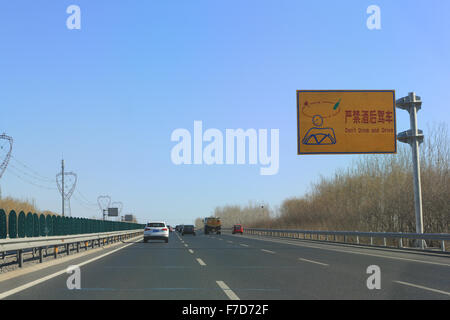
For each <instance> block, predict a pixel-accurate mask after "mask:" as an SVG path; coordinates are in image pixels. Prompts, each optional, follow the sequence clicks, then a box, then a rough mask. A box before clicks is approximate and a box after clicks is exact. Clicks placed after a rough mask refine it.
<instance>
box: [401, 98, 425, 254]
mask: <svg viewBox="0 0 450 320" xmlns="http://www.w3.org/2000/svg"><path fill="white" fill-rule="evenodd" d="M396 107H397V108H400V109H403V110H406V111H408V112H409V121H410V126H411V128H410V129H409V130H407V131H404V132H401V133H399V134H398V135H397V139H398V141H400V142H403V143H408V144H409V145H410V146H411V150H412V160H413V174H414V177H413V180H414V208H415V213H416V233H423V213H422V190H421V184H420V159H419V145H420V144H421V143H422V142H423V138H424V136H423V131H422V130H419V129H418V128H417V112H418V111H419V110H420V109H421V107H422V99H421V98H420V97H419V96H416V94H415V93H414V92H410V93H409V94H408V96H407V97H403V98H401V99H398V100H397V101H396ZM419 246H420V248H421V249H424V246H425V244H424V241H423V240H420V245H419Z"/></svg>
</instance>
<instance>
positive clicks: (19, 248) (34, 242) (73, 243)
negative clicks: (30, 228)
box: [0, 229, 143, 267]
mask: <svg viewBox="0 0 450 320" xmlns="http://www.w3.org/2000/svg"><path fill="white" fill-rule="evenodd" d="M142 233H143V230H142V229H135V230H125V231H113V232H102V233H90V234H78V235H69V236H51V237H33V238H13V239H0V253H1V252H3V253H5V252H9V251H16V252H17V263H18V264H19V267H22V266H23V252H24V250H27V249H33V252H34V250H35V249H38V251H39V262H40V263H42V261H43V250H45V249H47V248H49V247H51V248H53V249H54V250H53V255H54V257H55V259H56V258H57V257H58V251H59V250H58V248H59V247H60V246H64V247H65V253H66V254H67V255H70V253H71V250H76V251H77V252H80V249H82V248H84V249H85V250H87V249H88V248H95V246H96V245H97V246H98V247H100V246H104V245H105V244H106V245H107V244H110V243H114V242H119V241H123V240H126V239H130V238H132V237H135V236H138V235H139V234H142Z"/></svg>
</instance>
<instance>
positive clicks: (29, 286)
mask: <svg viewBox="0 0 450 320" xmlns="http://www.w3.org/2000/svg"><path fill="white" fill-rule="evenodd" d="M133 244H134V243H130V244H127V245H124V246H123V247H120V248H118V249H115V250H113V251H110V252H107V253H105V254H102V255H101V256H98V257H95V258H92V259H90V260H87V261H84V262H82V263H79V264H77V266H78V267H81V266H84V265H86V264H88V263H91V262H94V261H96V260H98V259H101V258H104V257H106V256H109V255H110V254H113V253H115V252H117V251H119V250H122V249H124V248H126V247H129V246H131V245H133ZM66 272H67V268H66V269H64V270H61V271H58V272H55V273H53V274H50V275H48V276H45V277H43V278H40V279H37V280H34V281H32V282H29V283H27V284H24V285H22V286H20V287H17V288H14V289H11V290H9V291H6V292H3V293H0V300H1V299H4V298H6V297H9V296H11V295H13V294H16V293H18V292H20V291H23V290H26V289H28V288H31V287H34V286H35V285H38V284H40V283H42V282H45V281H47V280H50V279H52V278H55V277H57V276H59V275H62V274H64V273H66Z"/></svg>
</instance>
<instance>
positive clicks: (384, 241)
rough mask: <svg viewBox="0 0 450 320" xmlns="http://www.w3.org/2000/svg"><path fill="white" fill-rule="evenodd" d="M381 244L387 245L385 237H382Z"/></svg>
mask: <svg viewBox="0 0 450 320" xmlns="http://www.w3.org/2000/svg"><path fill="white" fill-rule="evenodd" d="M383 244H384V246H385V247H387V243H386V238H383Z"/></svg>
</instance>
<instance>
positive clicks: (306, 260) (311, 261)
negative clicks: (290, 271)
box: [298, 258, 329, 267]
mask: <svg viewBox="0 0 450 320" xmlns="http://www.w3.org/2000/svg"><path fill="white" fill-rule="evenodd" d="M298 260H301V261H305V262H310V263H315V264H320V265H322V266H326V267H328V266H329V265H328V264H326V263H322V262H318V261H313V260H308V259H303V258H298Z"/></svg>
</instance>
